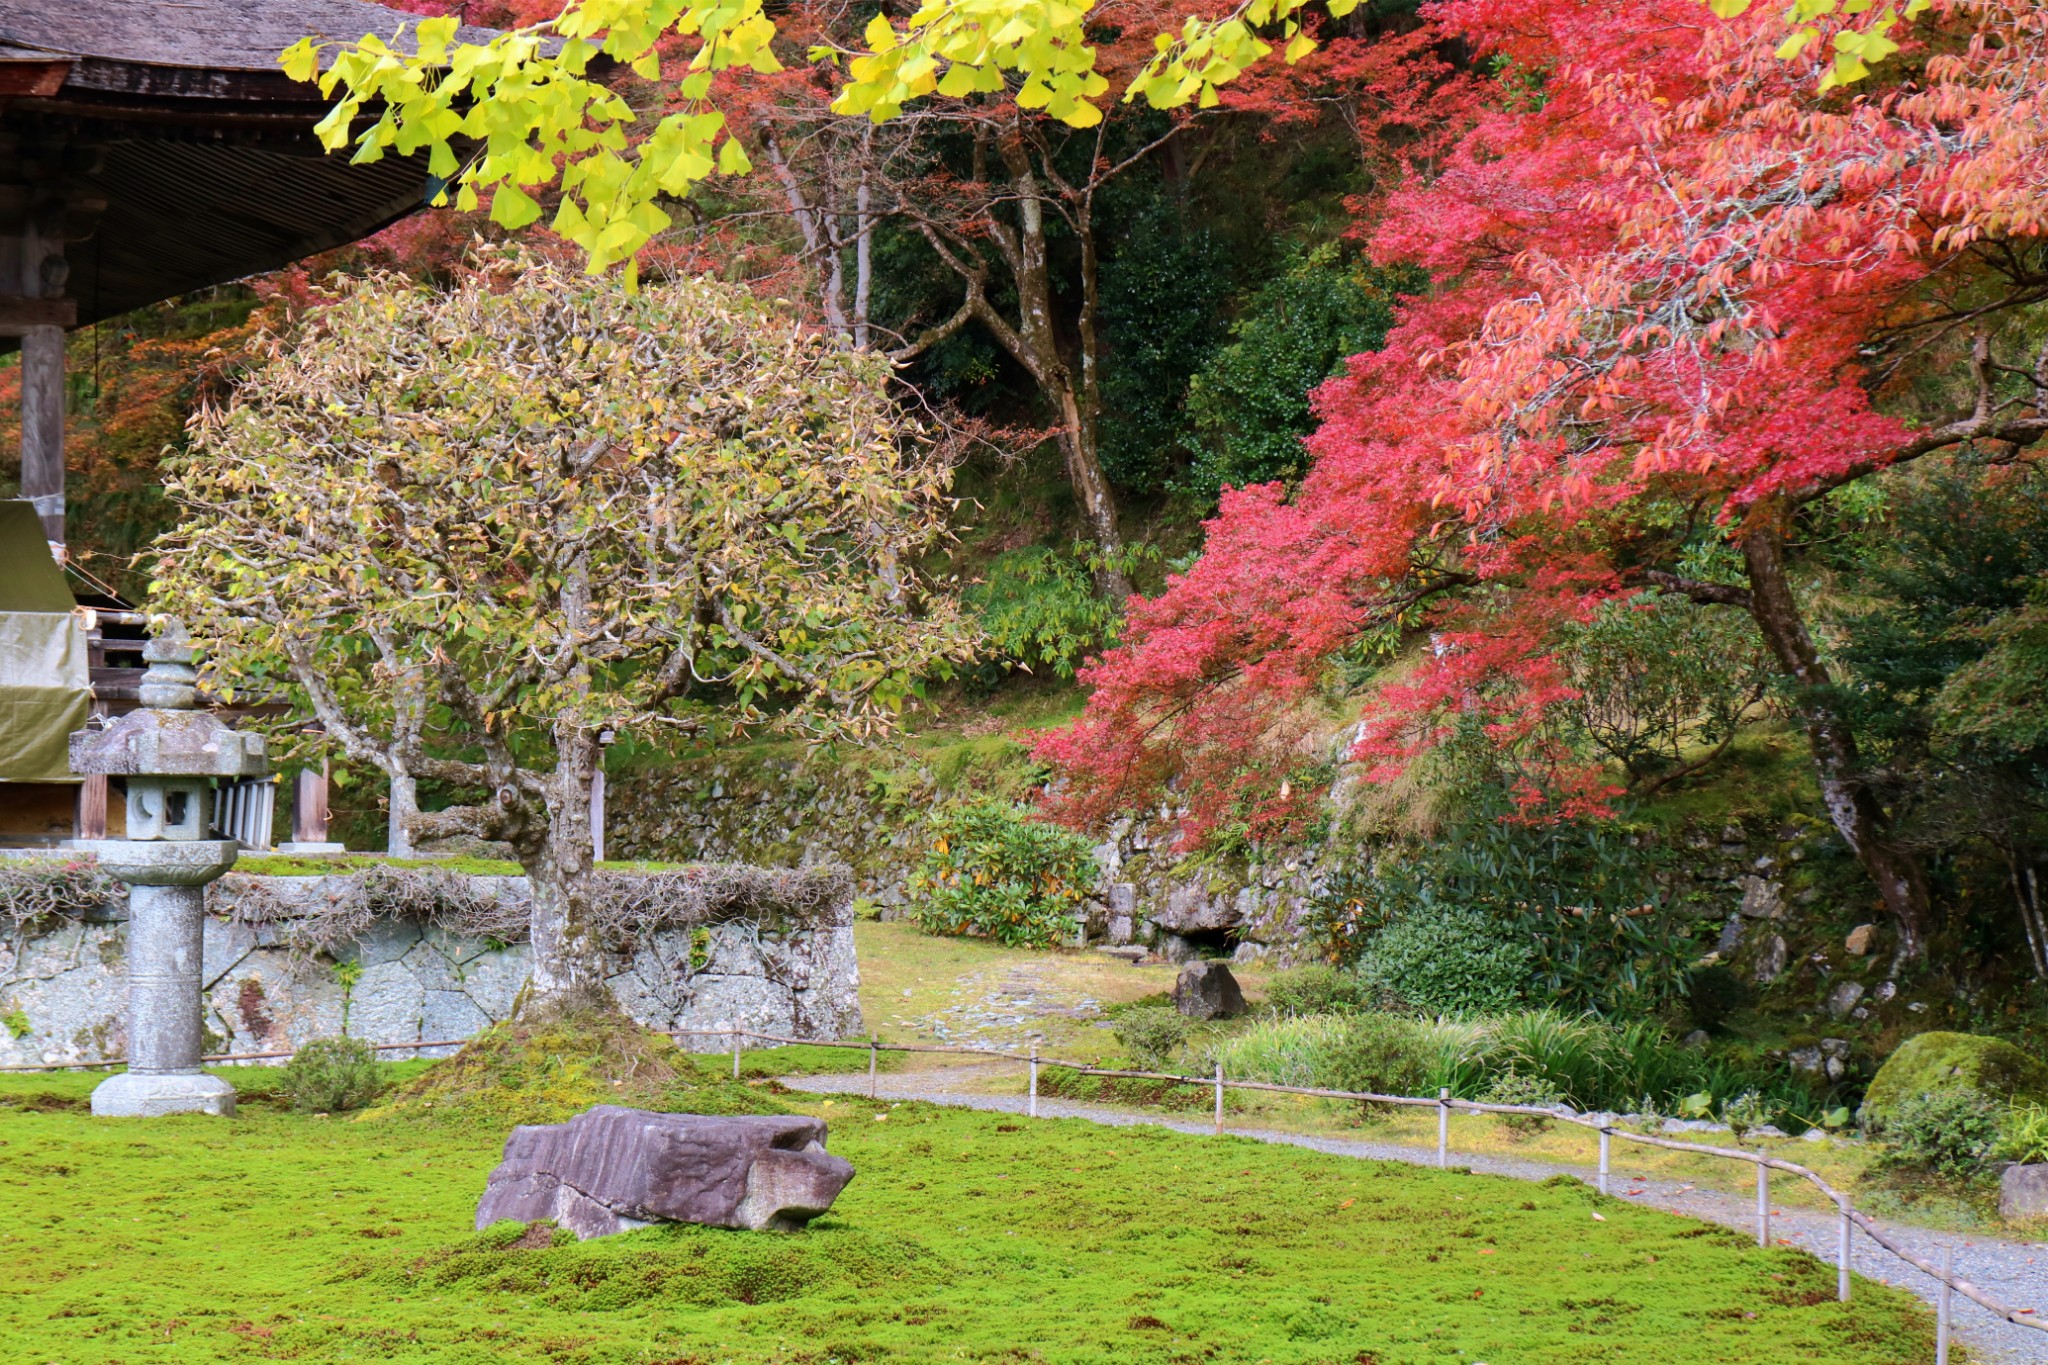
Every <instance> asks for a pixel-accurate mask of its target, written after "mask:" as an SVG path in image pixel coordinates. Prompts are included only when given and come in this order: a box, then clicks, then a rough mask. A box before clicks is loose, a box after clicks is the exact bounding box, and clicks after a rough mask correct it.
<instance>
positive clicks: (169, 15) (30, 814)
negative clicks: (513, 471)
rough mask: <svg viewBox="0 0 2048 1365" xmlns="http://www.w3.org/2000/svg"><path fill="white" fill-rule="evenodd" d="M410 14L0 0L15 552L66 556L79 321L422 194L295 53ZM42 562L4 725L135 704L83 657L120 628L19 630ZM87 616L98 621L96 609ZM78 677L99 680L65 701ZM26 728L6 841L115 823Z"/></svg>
mask: <svg viewBox="0 0 2048 1365" xmlns="http://www.w3.org/2000/svg"><path fill="white" fill-rule="evenodd" d="M413 17H414V16H411V15H408V14H404V13H401V12H399V11H396V10H391V9H387V8H385V7H383V6H381V5H376V4H371V3H367V0H0V354H5V353H6V352H9V351H14V350H17V349H18V350H19V352H20V365H21V395H22V396H21V482H20V498H21V500H22V501H24V502H26V503H27V504H29V507H31V508H33V511H34V514H35V517H36V519H38V520H39V521H40V524H41V530H42V538H43V539H44V540H46V541H47V547H45V546H44V545H36V546H34V547H33V550H34V553H33V554H31V553H29V547H21V546H17V547H15V549H14V552H8V553H0V566H6V565H9V564H14V563H20V564H28V563H31V562H33V561H36V560H37V559H39V558H40V557H42V556H48V558H50V559H52V560H54V561H55V563H57V564H59V565H61V564H62V563H63V555H64V551H63V546H64V542H65V538H66V537H65V506H64V473H65V461H64V402H65V393H66V388H65V382H64V334H65V332H66V331H67V330H69V329H72V328H75V327H80V326H84V325H87V324H91V323H94V322H98V321H100V320H101V319H105V318H112V317H117V316H119V315H120V314H122V313H126V312H128V311H130V310H132V309H135V308H140V307H142V306H144V305H147V304H151V303H155V302H158V301H160V300H163V299H167V298H172V297H175V296H177V295H179V294H183V293H187V292H189V291H191V290H195V289H200V288H204V287H206V286H209V285H216V284H222V283H226V282H228V281H231V280H236V279H240V278H243V277H245V276H248V275H252V274H256V273H260V272H262V271H265V270H271V269H275V268H277V267H279V266H282V265H285V264H288V263H290V262H292V261H295V260H298V259H300V258H302V257H305V256H309V255H312V254H314V253H316V252H320V251H324V250H326V249H328V248H331V247H335V246H340V245H343V244H345V243H348V242H352V241H356V240H358V239H360V238H362V237H365V236H368V235H369V234H371V233H373V232H375V231H377V230H378V229H379V228H382V227H384V226H386V225H387V224H389V223H391V222H394V221H395V220H397V219H399V218H402V217H404V216H405V215H406V214H409V213H412V212H414V211H416V210H418V209H420V208H422V207H424V205H425V203H426V200H427V198H428V194H429V191H428V177H427V169H426V162H425V158H424V157H411V158H407V157H398V156H390V157H387V158H385V159H384V160H382V161H379V162H374V163H371V164H369V165H360V166H358V165H351V164H350V163H349V160H348V158H347V157H345V156H328V155H325V154H323V152H322V149H321V147H320V145H319V143H318V141H317V140H316V139H315V138H314V136H313V132H312V129H313V125H314V124H315V123H316V122H317V121H318V120H319V119H320V118H321V117H322V116H323V115H324V114H325V113H326V111H327V108H328V104H327V101H325V100H323V99H322V98H321V95H320V92H319V90H318V88H317V87H316V86H313V85H310V84H305V83H300V82H295V81H293V80H291V79H289V78H288V77H286V76H285V74H284V72H283V71H282V70H281V69H280V68H279V65H278V54H279V53H281V52H282V51H283V50H284V49H285V48H287V47H289V46H290V45H291V44H293V43H295V42H297V41H298V40H299V39H301V38H304V37H307V36H309V35H312V36H316V37H321V38H328V39H335V40H352V39H356V38H360V37H361V36H362V35H364V34H365V33H377V34H379V35H380V36H382V37H384V38H386V39H387V40H390V39H392V38H393V36H394V35H395V34H397V33H398V32H399V31H400V28H401V26H409V24H410V22H411V21H412V19H413ZM464 36H466V37H482V36H487V35H486V34H483V33H482V32H481V31H477V30H470V31H468V32H466V33H465V35H464ZM20 510H22V511H26V510H27V509H20ZM33 525H34V523H33V522H30V521H27V520H25V519H23V518H22V517H20V516H15V517H9V518H0V534H9V535H14V536H16V537H19V536H20V535H22V534H24V533H26V534H28V535H30V536H33V535H34V532H33V529H31V528H32V527H33ZM24 572H26V571H24ZM47 580H48V576H47V575H45V574H42V573H41V572H40V570H38V571H37V573H36V582H35V584H34V586H33V588H32V589H31V588H30V587H27V586H24V585H25V584H26V579H23V581H22V583H21V584H17V585H16V586H17V587H19V588H20V589H21V590H20V591H19V592H17V593H16V594H15V595H16V596H21V597H23V598H24V602H23V605H24V606H28V607H32V608H35V609H36V610H35V611H31V612H25V613H21V614H20V617H19V618H18V617H17V616H16V615H15V614H13V613H10V612H8V611H7V610H6V608H5V605H4V604H0V726H6V725H7V724H9V719H8V718H9V717H10V716H11V717H14V723H15V724H16V726H17V727H19V726H21V725H25V724H27V723H29V722H28V720H27V718H28V717H29V716H31V715H36V716H45V715H47V716H62V717H69V716H70V715H71V714H72V713H73V712H74V711H78V710H80V708H81V706H84V705H89V706H90V707H91V709H92V710H93V711H95V712H97V713H99V714H103V715H104V714H108V713H110V712H111V711H118V710H121V709H125V704H132V698H130V697H125V696H123V695H122V694H123V693H124V692H131V691H132V686H133V679H132V678H131V677H128V676H126V675H127V674H129V673H130V672H132V670H125V669H118V668H109V667H106V666H105V664H106V661H105V660H104V659H102V658H98V657H93V658H92V660H91V661H92V663H93V664H94V665H96V666H94V667H91V668H89V669H85V668H82V667H81V664H80V661H81V660H84V659H86V658H87V657H88V656H91V655H94V653H95V648H98V649H102V650H103V649H104V645H99V646H97V647H94V646H91V645H89V643H88V642H87V641H84V640H81V642H79V648H78V649H76V650H68V651H67V649H66V648H65V647H64V646H63V645H62V643H61V642H52V641H41V642H40V643H39V644H37V645H35V646H34V647H29V646H28V645H26V644H24V645H23V648H21V649H19V650H15V651H12V654H10V652H9V651H8V650H7V649H6V648H5V645H6V640H7V638H8V637H9V635H10V629H12V633H13V634H16V635H20V634H22V632H24V631H27V632H29V633H31V634H32V633H34V631H36V630H40V629H41V626H37V625H34V624H33V623H31V624H29V625H18V626H17V627H14V628H10V627H9V625H8V624H7V622H8V621H9V620H18V619H24V618H25V617H26V616H30V615H37V614H41V615H47V614H48V612H49V609H50V607H51V605H52V604H51V603H50V602H48V601H45V600H44V599H46V598H48V597H49V596H50V593H49V582H48V581H47ZM30 599H33V600H30ZM59 605H60V606H61V605H62V604H59ZM60 614H61V613H60ZM76 629H78V630H79V631H81V632H89V626H88V624H87V618H86V617H84V616H80V617H79V618H78V625H77V626H76ZM39 638H40V637H39ZM24 639H26V636H24ZM15 656H19V657H18V659H17V661H16V662H15V663H14V664H9V663H8V662H7V659H8V658H10V657H15ZM52 659H61V660H63V661H65V662H64V663H63V668H62V670H61V672H62V676H61V677H59V676H55V675H53V676H51V677H47V678H46V677H44V676H42V672H40V671H38V670H41V669H43V668H44V665H43V664H42V663H37V662H34V661H35V660H45V661H47V660H52ZM24 669H26V670H28V673H27V675H26V676H22V673H23V670H24ZM23 689H27V690H26V691H24V690H23ZM53 689H54V690H53ZM66 689H72V690H74V691H76V690H78V689H83V693H84V695H82V696H74V697H71V698H69V699H68V700H67V699H66V698H65V697H63V696H61V695H58V694H60V693H63V692H64V691H65V690H66ZM29 692H33V693H35V699H34V701H33V704H31V703H30V702H28V701H24V700H22V699H23V698H24V697H26V696H27V695H28V693H29ZM10 696H13V697H14V698H15V699H16V701H17V702H19V703H20V704H19V705H10V702H9V697H10ZM52 723H55V722H52ZM66 723H68V722H66ZM14 741H15V742H14V743H13V744H11V745H9V744H6V743H4V742H0V843H9V842H17V843H18V842H22V841H24V839H25V840H26V841H27V842H35V843H47V842H52V841H53V840H54V838H55V830H56V826H57V825H58V824H59V823H61V824H63V825H65V826H68V827H69V828H68V829H67V830H66V831H65V832H66V833H67V834H74V835H77V836H80V837H97V836H98V835H100V834H101V833H102V832H103V831H104V825H105V820H106V809H107V801H106V789H105V779H104V778H101V779H97V785H98V790H97V791H95V790H94V789H93V787H94V785H95V784H94V783H92V782H88V783H85V784H82V785H81V784H79V783H77V782H76V781H64V780H61V777H60V775H58V774H52V773H50V772H47V771H45V769H46V768H47V766H48V765H47V763H46V762H41V761H40V760H36V761H31V760H29V759H26V758H24V759H22V761H21V762H19V763H13V764H12V765H11V767H10V760H9V758H8V755H9V754H17V755H30V754H34V755H43V756H45V757H47V754H48V753H49V752H51V750H50V749H49V746H48V745H47V744H45V743H42V742H41V737H37V736H29V735H25V734H20V733H17V734H16V735H15V736H14ZM60 747H61V745H60ZM38 764H40V766H38ZM300 785H301V793H300V795H301V800H300V808H301V809H300V817H301V818H300V820H299V830H298V833H299V836H300V837H301V838H302V839H304V838H306V837H308V836H309V835H310V836H311V837H312V838H313V839H316V840H317V839H323V838H324V837H325V835H324V828H322V827H323V826H324V820H325V791H324V782H321V783H317V784H308V783H306V782H303V781H302V782H301V784H300ZM309 785H310V786H314V787H317V789H314V790H309V789H308V787H309ZM27 786H34V787H41V788H45V789H46V790H45V792H44V793H43V795H44V797H45V798H46V799H44V800H42V801H41V802H40V803H38V802H37V801H36V800H34V799H31V798H32V797H33V796H34V794H33V793H31V792H29V791H27V790H25V787H27ZM10 787H11V788H12V790H8V788H10ZM60 798H61V806H62V807H63V815H64V818H63V819H62V820H61V821H59V820H57V819H56V818H55V817H54V814H53V812H54V810H55V807H56V805H57V804H58V803H59V800H60ZM45 808H47V809H45ZM39 810H40V811H41V812H42V813H41V814H40V815H39V814H37V811H39ZM316 816H317V819H315V818H314V817H316ZM10 826H14V827H15V828H10ZM10 836H12V837H10Z"/></svg>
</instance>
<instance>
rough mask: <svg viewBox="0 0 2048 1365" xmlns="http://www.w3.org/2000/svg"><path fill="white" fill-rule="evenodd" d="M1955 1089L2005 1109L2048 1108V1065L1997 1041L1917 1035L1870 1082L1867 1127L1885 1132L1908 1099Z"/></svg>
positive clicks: (1965, 1035) (1865, 1108) (1970, 1036)
mask: <svg viewBox="0 0 2048 1365" xmlns="http://www.w3.org/2000/svg"><path fill="white" fill-rule="evenodd" d="M1916 1003H1917V1002H1916ZM1909 1008H1910V1007H1909ZM1952 1089H1963V1090H1975V1091H1977V1092H1978V1093H1980V1094H1983V1095H1987V1096H1989V1097H1990V1098H1991V1099H1992V1100H1994V1101H1996V1102H1998V1103H2001V1104H2003V1103H2005V1102H2007V1101H2011V1100H2017V1101H2020V1102H2022V1103H2028V1102H2033V1103H2044V1104H2048V1064H2043V1062H2042V1061H2041V1060H2040V1059H2039V1058H2037V1057H2033V1056H2030V1055H2029V1054H2028V1053H2026V1052H2024V1051H2022V1050H2021V1049H2019V1048H2017V1047H2014V1046H2013V1045H2012V1044H2011V1043H2008V1042H2006V1041H2004V1040H2003V1039H1999V1038H1984V1037H1979V1036H1978V1035H1976V1034H1970V1033H1921V1034H1916V1035H1915V1036H1913V1037H1911V1038H1908V1039H1907V1040H1906V1041H1905V1042H1903V1043H1901V1044H1900V1045H1899V1047H1898V1050H1897V1051H1896V1052H1894V1053H1892V1055H1891V1056H1890V1057H1888V1058H1886V1059H1885V1064H1884V1065H1883V1066H1882V1067H1879V1068H1878V1072H1877V1075H1876V1076H1874V1077H1873V1078H1872V1079H1871V1082H1870V1088H1869V1090H1867V1091H1865V1092H1864V1096H1863V1111H1862V1115H1863V1122H1864V1123H1865V1124H1866V1125H1868V1124H1875V1125H1876V1126H1878V1127H1882V1126H1883V1125H1884V1124H1886V1123H1888V1122H1890V1120H1891V1118H1892V1115H1893V1113H1894V1112H1896V1110H1897V1108H1898V1106H1899V1105H1901V1104H1903V1103H1904V1102H1905V1101H1906V1100H1907V1099H1908V1098H1909V1097H1911V1096H1914V1095H1924V1094H1926V1093H1927V1092H1928V1091H1930V1090H1952Z"/></svg>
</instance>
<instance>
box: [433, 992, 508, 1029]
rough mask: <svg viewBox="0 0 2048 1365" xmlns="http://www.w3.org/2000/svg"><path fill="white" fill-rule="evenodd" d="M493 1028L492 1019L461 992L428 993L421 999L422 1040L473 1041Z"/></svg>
mask: <svg viewBox="0 0 2048 1365" xmlns="http://www.w3.org/2000/svg"><path fill="white" fill-rule="evenodd" d="M490 1026H491V1016H490V1015H488V1014H485V1013H484V1012H483V1010H482V1009H480V1008H478V1006H477V1003H476V1001H474V1000H472V999H470V998H469V997H468V996H467V995H465V994H463V993H462V992H461V991H426V992H423V993H422V996H421V1000H420V1041H421V1042H438V1041H440V1040H442V1039H461V1038H472V1037H475V1036H476V1035H477V1034H479V1033H482V1032H483V1031H484V1030H485V1029H487V1028H489V1027H490Z"/></svg>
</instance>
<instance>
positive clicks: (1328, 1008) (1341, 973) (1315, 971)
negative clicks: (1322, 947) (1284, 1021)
mask: <svg viewBox="0 0 2048 1365" xmlns="http://www.w3.org/2000/svg"><path fill="white" fill-rule="evenodd" d="M1266 1004H1267V1006H1268V1007H1269V1008H1270V1009H1271V1010H1272V1011H1273V1012H1274V1013H1275V1014H1284V1015H1302V1014H1359V1013H1362V1012H1363V1011H1365V1010H1366V1009H1368V1008H1370V1007H1371V1005H1372V992H1371V991H1370V990H1368V989H1367V988H1366V984H1365V983H1364V982H1363V981H1361V980H1359V978H1358V974H1357V973H1355V972H1347V971H1345V970H1344V969H1343V968H1341V967H1328V966H1316V967H1301V968H1297V969H1296V970H1294V971H1291V972H1281V973H1280V974H1279V975H1277V976H1275V977H1274V978H1273V980H1272V984H1270V985H1268V986H1267V987H1266Z"/></svg>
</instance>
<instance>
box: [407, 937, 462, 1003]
mask: <svg viewBox="0 0 2048 1365" xmlns="http://www.w3.org/2000/svg"><path fill="white" fill-rule="evenodd" d="M398 961H399V962H400V963H402V964H403V965H404V967H405V969H406V970H407V971H408V972H410V973H412V977H413V979H414V980H415V981H417V982H419V983H420V986H421V988H422V989H425V990H430V991H459V990H461V989H462V987H463V982H464V979H465V978H466V977H467V976H468V973H467V972H465V971H462V970H460V969H458V968H457V967H456V965H455V964H454V963H453V962H450V961H449V960H448V957H447V955H446V954H445V953H443V952H442V951H441V950H440V949H439V948H437V947H435V946H434V943H433V942H432V941H431V940H430V939H427V938H425V937H419V938H415V939H414V940H413V944H412V946H411V947H410V948H408V949H406V950H405V952H403V953H402V954H400V955H399V958H398Z"/></svg>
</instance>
